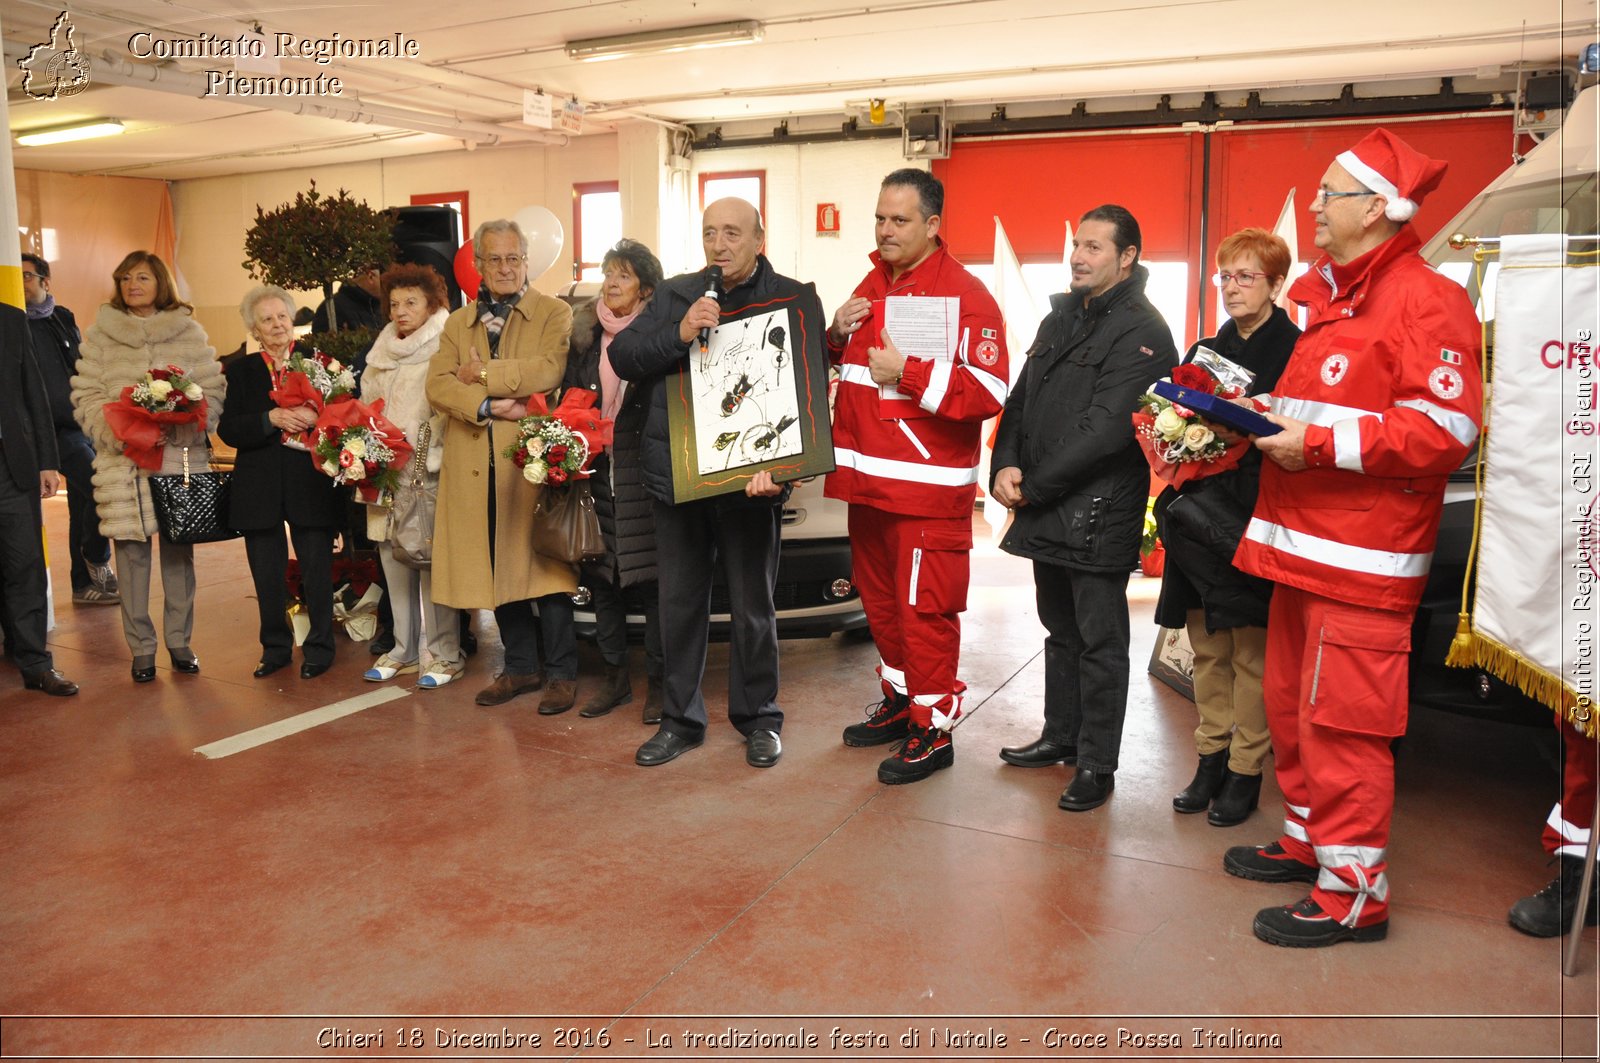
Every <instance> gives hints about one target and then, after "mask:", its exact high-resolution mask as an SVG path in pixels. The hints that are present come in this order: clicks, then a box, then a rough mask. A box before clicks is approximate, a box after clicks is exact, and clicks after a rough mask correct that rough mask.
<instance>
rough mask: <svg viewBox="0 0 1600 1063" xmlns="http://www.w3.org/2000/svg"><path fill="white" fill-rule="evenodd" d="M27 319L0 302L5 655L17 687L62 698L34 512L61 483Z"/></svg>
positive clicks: (66, 685)
mask: <svg viewBox="0 0 1600 1063" xmlns="http://www.w3.org/2000/svg"><path fill="white" fill-rule="evenodd" d="M28 332H29V330H28V319H27V317H26V316H25V315H24V314H23V313H22V311H21V310H18V309H17V308H16V307H14V306H7V305H5V304H3V303H0V586H3V587H4V590H5V594H4V598H5V610H6V621H7V627H8V629H9V632H10V635H11V638H12V647H11V653H12V657H13V658H15V660H16V662H17V667H18V668H20V669H21V670H22V685H23V686H25V687H27V688H28V689H29V690H42V691H44V692H45V693H46V694H52V695H54V696H56V697H69V696H71V695H73V694H76V693H77V692H78V685H77V684H76V683H74V682H71V681H70V680H68V679H67V677H66V676H64V675H62V674H61V673H60V672H58V671H56V669H55V661H54V660H53V659H52V658H51V656H50V650H49V648H48V647H47V646H46V645H45V629H46V627H47V626H48V625H47V622H46V619H45V611H46V609H47V605H46V597H45V587H46V583H45V566H44V542H43V538H42V536H41V532H42V530H43V528H44V517H43V514H42V512H41V509H40V506H39V500H40V499H42V498H51V497H53V496H54V495H55V493H56V489H57V488H58V487H59V486H60V484H61V474H60V473H59V472H58V471H57V468H56V466H57V464H58V462H57V461H56V434H55V429H54V426H53V425H52V424H51V423H50V404H49V402H48V401H47V400H46V399H45V396H44V387H43V386H42V385H41V383H40V381H39V367H38V364H37V363H36V362H35V361H34V358H33V341H32V339H31V337H30V336H29V334H28Z"/></svg>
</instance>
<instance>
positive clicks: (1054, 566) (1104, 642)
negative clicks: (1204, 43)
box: [990, 204, 1178, 812]
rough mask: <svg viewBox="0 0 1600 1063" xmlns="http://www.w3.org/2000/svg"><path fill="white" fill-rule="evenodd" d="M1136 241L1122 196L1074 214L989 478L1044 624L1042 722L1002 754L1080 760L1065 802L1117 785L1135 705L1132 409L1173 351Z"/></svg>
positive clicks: (1072, 805)
mask: <svg viewBox="0 0 1600 1063" xmlns="http://www.w3.org/2000/svg"><path fill="white" fill-rule="evenodd" d="M1140 243H1141V236H1140V233H1139V223H1138V222H1137V221H1135V220H1134V217H1133V215H1132V214H1130V213H1128V211H1127V210H1126V209H1125V208H1123V207H1119V206H1115V205H1112V204H1107V205H1106V206H1102V207H1096V208H1095V209H1094V210H1091V211H1090V212H1089V213H1087V214H1085V215H1084V216H1083V218H1082V219H1081V220H1080V221H1079V223H1078V231H1077V233H1076V234H1075V235H1074V236H1073V239H1072V258H1071V264H1072V286H1071V288H1070V290H1069V291H1068V292H1067V293H1066V294H1065V295H1057V296H1054V297H1053V298H1052V299H1051V311H1050V314H1049V316H1048V317H1046V318H1045V319H1044V321H1043V323H1042V324H1040V326H1039V335H1038V337H1037V338H1036V339H1035V340H1034V341H1033V346H1032V347H1031V348H1029V350H1028V356H1027V363H1026V366H1025V367H1024V368H1023V370H1022V375H1021V377H1020V378H1018V380H1017V383H1016V385H1015V386H1014V387H1013V388H1012V389H1011V397H1010V398H1009V399H1008V400H1007V401H1006V409H1005V413H1004V414H1003V415H1002V416H1001V418H1000V433H999V438H998V439H997V440H996V441H995V447H994V462H993V468H994V469H995V472H994V474H993V478H992V483H991V485H990V491H991V493H992V494H993V495H994V497H995V498H996V499H997V500H998V501H999V502H1000V503H1001V504H1002V505H1004V506H1006V507H1008V508H1010V509H1011V511H1012V513H1013V515H1014V516H1013V520H1012V523H1011V528H1010V530H1009V531H1008V532H1007V533H1006V537H1005V539H1004V540H1003V541H1002V542H1001V548H1002V549H1004V550H1007V551H1009V552H1010V553H1013V554H1018V555H1021V556H1022V557H1028V558H1032V559H1033V578H1034V583H1035V585H1036V588H1037V598H1038V606H1039V620H1040V621H1041V622H1042V623H1043V624H1044V626H1045V628H1046V630H1047V631H1048V632H1049V634H1048V635H1047V637H1046V638H1045V643H1044V655H1045V685H1044V733H1043V734H1041V735H1040V737H1039V738H1038V740H1036V741H1034V742H1030V743H1028V744H1027V745H1024V746H1013V747H1008V748H1006V749H1002V750H1001V751H1000V759H1002V760H1004V761H1005V762H1006V763H1008V764H1014V765H1017V766H1018V767H1024V768H1032V767H1043V766H1046V765H1050V764H1059V763H1063V762H1064V763H1067V764H1076V765H1077V768H1078V771H1077V774H1076V775H1075V776H1074V777H1073V780H1072V783H1071V785H1069V786H1068V787H1067V789H1066V792H1065V793H1063V794H1062V795H1061V801H1060V807H1062V808H1064V809H1066V810H1068V811H1069V812H1084V811H1087V810H1089V809H1091V808H1097V807H1099V806H1100V805H1103V804H1105V802H1106V799H1107V798H1108V797H1109V796H1110V795H1111V788H1112V785H1113V779H1114V773H1115V772H1116V770H1117V754H1118V751H1119V749H1120V747H1121V745H1122V721H1123V717H1124V715H1125V714H1126V712H1127V706H1128V640H1129V636H1130V631H1129V623H1128V597H1127V591H1128V573H1129V572H1130V571H1131V570H1132V568H1133V566H1134V563H1135V562H1136V561H1137V560H1138V557H1139V538H1140V535H1141V534H1142V532H1143V528H1144V511H1145V502H1146V499H1147V498H1148V497H1149V485H1150V471H1149V467H1148V466H1147V465H1146V463H1145V460H1144V456H1143V455H1142V454H1141V452H1140V450H1139V445H1138V443H1137V441H1136V440H1135V439H1134V435H1133V421H1132V415H1133V411H1134V408H1135V407H1136V406H1137V405H1138V399H1139V396H1140V395H1142V394H1143V393H1144V392H1145V391H1146V390H1147V389H1148V388H1149V386H1150V385H1151V384H1152V383H1153V382H1154V381H1156V380H1157V379H1159V378H1160V377H1162V376H1163V375H1165V374H1167V373H1170V372H1171V371H1172V368H1173V366H1175V365H1176V364H1177V361H1178V352H1177V349H1176V348H1175V347H1174V346H1173V342H1172V332H1171V330H1170V329H1168V328H1167V323H1166V321H1165V320H1163V319H1162V317H1161V313H1160V312H1159V311H1158V310H1156V308H1155V307H1154V306H1152V305H1151V304H1150V300H1149V299H1147V298H1146V297H1145V294H1144V286H1145V280H1146V278H1147V276H1148V274H1147V272H1146V270H1145V268H1144V267H1143V266H1141V265H1139V247H1140Z"/></svg>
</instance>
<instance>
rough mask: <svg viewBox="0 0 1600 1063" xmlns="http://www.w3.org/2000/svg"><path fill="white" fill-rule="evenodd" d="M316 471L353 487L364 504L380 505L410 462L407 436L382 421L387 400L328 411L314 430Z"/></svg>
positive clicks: (347, 404)
mask: <svg viewBox="0 0 1600 1063" xmlns="http://www.w3.org/2000/svg"><path fill="white" fill-rule="evenodd" d="M312 434H313V435H314V436H315V439H316V441H315V442H314V443H313V444H312V449H311V454H312V458H313V460H315V461H316V463H317V468H319V469H321V470H322V471H323V472H324V473H326V474H327V475H329V476H331V477H333V482H334V483H336V484H349V485H350V486H352V487H354V488H355V489H356V495H357V497H359V498H360V499H361V500H362V501H363V502H366V503H369V504H373V505H381V504H383V499H384V498H385V496H387V495H388V494H390V493H391V492H393V491H394V488H395V486H396V485H397V484H398V483H399V482H400V470H401V469H403V468H405V466H406V463H407V462H409V461H410V460H411V454H412V446H411V442H410V441H409V440H407V439H406V435H405V433H404V432H402V431H401V430H400V429H399V428H398V427H397V426H396V425H395V424H394V423H393V422H392V421H390V420H389V419H388V418H387V417H385V416H383V400H382V399H379V400H378V401H377V402H375V403H373V404H372V405H371V406H368V405H367V404H366V403H364V402H359V401H357V400H355V399H351V400H349V401H347V402H340V403H337V404H335V405H332V406H329V407H328V408H327V409H325V410H323V412H322V416H321V417H320V418H319V419H318V420H317V426H316V428H314V429H312Z"/></svg>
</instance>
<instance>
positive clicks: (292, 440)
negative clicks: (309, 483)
mask: <svg viewBox="0 0 1600 1063" xmlns="http://www.w3.org/2000/svg"><path fill="white" fill-rule="evenodd" d="M272 401H273V402H275V403H277V404H278V405H279V406H280V407H282V408H283V409H285V410H295V409H299V408H300V407H301V406H310V407H311V408H312V409H314V410H316V411H317V416H318V418H319V420H320V418H321V416H322V414H323V412H324V410H325V409H326V407H327V405H328V402H327V400H326V399H324V398H323V397H322V392H320V391H318V390H317V389H316V388H315V387H313V386H312V384H311V379H310V378H309V377H307V376H306V375H305V374H304V373H293V372H291V373H285V374H283V376H282V377H281V378H280V379H279V381H278V386H277V387H275V388H273V389H272ZM340 401H341V402H348V401H349V400H348V399H343V400H340ZM283 441H284V442H285V443H287V444H289V445H290V446H296V445H298V446H299V447H300V449H302V450H310V449H312V447H314V446H315V445H316V442H317V430H316V429H315V428H310V429H307V430H306V431H304V432H285V433H283Z"/></svg>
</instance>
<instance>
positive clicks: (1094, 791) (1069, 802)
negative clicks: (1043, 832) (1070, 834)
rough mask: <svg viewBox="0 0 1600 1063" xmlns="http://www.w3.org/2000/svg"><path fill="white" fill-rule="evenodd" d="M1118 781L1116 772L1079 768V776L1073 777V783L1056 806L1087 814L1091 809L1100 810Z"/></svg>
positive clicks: (1068, 786)
mask: <svg viewBox="0 0 1600 1063" xmlns="http://www.w3.org/2000/svg"><path fill="white" fill-rule="evenodd" d="M1116 781H1117V777H1116V773H1115V772H1110V771H1095V770H1094V769H1093V768H1079V769H1078V774H1076V775H1074V776H1073V777H1072V782H1071V783H1069V784H1068V785H1067V789H1066V791H1065V792H1064V793H1063V794H1062V795H1061V800H1060V801H1057V802H1056V806H1057V807H1058V808H1064V809H1066V810H1067V811H1068V812H1087V811H1089V810H1090V809H1091V808H1099V807H1100V806H1101V805H1103V804H1105V803H1106V799H1107V798H1108V797H1110V796H1111V789H1112V787H1114V786H1115V785H1116Z"/></svg>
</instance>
